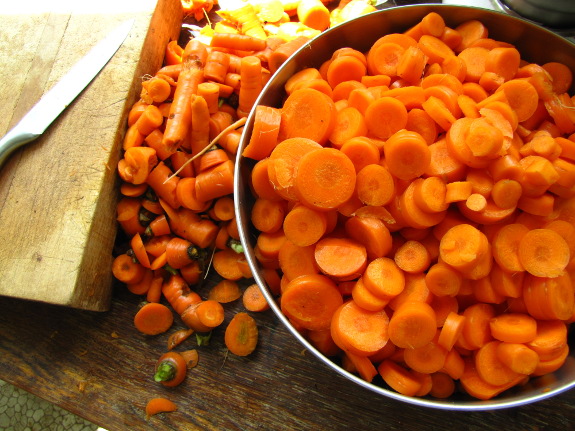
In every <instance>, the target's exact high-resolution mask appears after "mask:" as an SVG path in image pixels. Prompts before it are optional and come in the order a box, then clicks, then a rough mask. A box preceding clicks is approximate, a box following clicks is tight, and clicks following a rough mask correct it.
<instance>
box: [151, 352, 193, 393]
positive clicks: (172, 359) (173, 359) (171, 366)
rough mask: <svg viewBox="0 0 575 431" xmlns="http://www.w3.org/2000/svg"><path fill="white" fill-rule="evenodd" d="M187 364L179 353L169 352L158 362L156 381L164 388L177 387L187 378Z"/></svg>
mask: <svg viewBox="0 0 575 431" xmlns="http://www.w3.org/2000/svg"><path fill="white" fill-rule="evenodd" d="M186 374H187V364H186V361H185V359H184V358H183V357H182V355H180V354H179V353H178V352H174V351H171V352H167V353H164V354H163V355H161V356H160V357H159V358H158V361H157V362H156V369H155V374H154V380H155V381H156V382H158V383H161V384H162V385H163V386H167V387H175V386H178V385H179V384H181V383H182V382H183V381H184V379H185V378H186Z"/></svg>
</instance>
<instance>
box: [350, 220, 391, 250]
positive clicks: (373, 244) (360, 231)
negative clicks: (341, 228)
mask: <svg viewBox="0 0 575 431" xmlns="http://www.w3.org/2000/svg"><path fill="white" fill-rule="evenodd" d="M345 230H346V232H347V234H348V235H349V236H350V237H351V238H353V239H355V240H356V241H358V242H359V243H361V244H363V246H364V247H365V249H366V252H367V256H368V258H369V259H376V258H379V257H383V256H385V255H387V254H388V253H389V252H390V251H391V246H392V239H391V234H390V232H389V229H388V228H387V227H386V225H385V223H384V222H383V221H381V220H380V219H377V218H374V217H360V216H354V217H350V218H349V219H348V220H347V221H346V223H345Z"/></svg>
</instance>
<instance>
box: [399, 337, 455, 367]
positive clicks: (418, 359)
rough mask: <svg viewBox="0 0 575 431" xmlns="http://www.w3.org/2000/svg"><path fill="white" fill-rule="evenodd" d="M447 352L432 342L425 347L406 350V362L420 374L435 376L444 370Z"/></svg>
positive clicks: (404, 356)
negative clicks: (434, 374)
mask: <svg viewBox="0 0 575 431" xmlns="http://www.w3.org/2000/svg"><path fill="white" fill-rule="evenodd" d="M446 357H447V350H446V349H444V348H443V347H442V346H441V345H439V344H437V343H435V342H433V341H431V342H429V343H427V344H425V345H424V346H421V347H417V348H413V349H405V352H404V354H403V358H404V361H405V363H406V365H407V366H408V367H410V368H411V369H412V370H414V371H417V372H419V373H425V374H433V373H436V372H438V371H439V370H441V369H442V368H443V365H444V363H445V358H446Z"/></svg>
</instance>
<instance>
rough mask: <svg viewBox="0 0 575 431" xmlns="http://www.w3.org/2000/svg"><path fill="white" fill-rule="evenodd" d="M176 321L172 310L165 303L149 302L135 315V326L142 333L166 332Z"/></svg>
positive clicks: (155, 333)
mask: <svg viewBox="0 0 575 431" xmlns="http://www.w3.org/2000/svg"><path fill="white" fill-rule="evenodd" d="M173 323H174V315H173V314H172V311H171V310H170V309H169V308H168V307H166V306H165V305H163V304H160V303H157V302H149V303H147V304H145V305H144V306H143V307H142V308H140V309H139V310H138V312H137V313H136V315H135V316H134V326H135V327H136V329H137V330H138V331H140V332H141V333H142V334H146V335H158V334H162V333H164V332H166V331H167V330H168V329H170V328H171V326H172V324H173Z"/></svg>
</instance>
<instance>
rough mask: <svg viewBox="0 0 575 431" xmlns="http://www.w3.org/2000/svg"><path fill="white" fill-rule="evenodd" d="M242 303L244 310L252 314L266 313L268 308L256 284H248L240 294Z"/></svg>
mask: <svg viewBox="0 0 575 431" xmlns="http://www.w3.org/2000/svg"><path fill="white" fill-rule="evenodd" d="M242 303H243V305H244V307H245V309H246V310H248V311H252V312H261V311H266V310H267V309H269V308H270V306H269V304H268V302H267V299H266V297H265V296H264V294H263V293H262V290H261V289H260V287H259V286H258V285H257V284H255V283H254V284H250V285H249V286H248V287H246V288H245V290H244V293H243V294H242Z"/></svg>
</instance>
